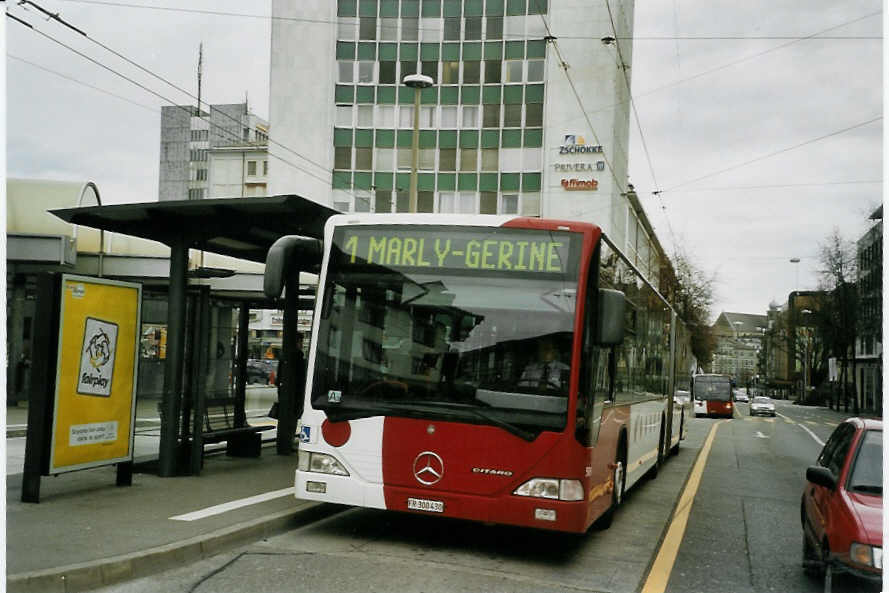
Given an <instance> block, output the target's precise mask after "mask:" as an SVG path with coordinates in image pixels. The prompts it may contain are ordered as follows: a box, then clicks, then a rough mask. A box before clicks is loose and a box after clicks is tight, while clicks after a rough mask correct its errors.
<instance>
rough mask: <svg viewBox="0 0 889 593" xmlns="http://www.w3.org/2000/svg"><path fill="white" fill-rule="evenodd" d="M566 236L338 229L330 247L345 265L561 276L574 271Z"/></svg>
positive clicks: (480, 229)
mask: <svg viewBox="0 0 889 593" xmlns="http://www.w3.org/2000/svg"><path fill="white" fill-rule="evenodd" d="M570 235H571V234H570V233H565V232H549V231H536V230H515V229H502V228H487V227H467V228H454V227H450V228H448V229H447V231H445V230H442V229H438V228H429V229H424V228H419V229H418V228H417V227H405V226H387V227H378V226H353V227H341V228H340V229H338V231H337V233H336V235H335V237H334V243H335V244H336V245H337V247H339V249H340V250H341V252H342V256H341V257H342V258H343V259H342V260H341V262H342V263H344V264H346V265H350V264H362V265H363V264H376V265H382V266H388V267H409V268H438V269H445V270H494V271H498V272H524V273H528V272H536V273H544V274H564V273H566V272H570V271H571V268H572V265H571V264H570V263H569V261H570V260H569V255H570V245H571V236H570ZM575 265H576V264H575Z"/></svg>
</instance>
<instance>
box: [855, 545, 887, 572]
mask: <svg viewBox="0 0 889 593" xmlns="http://www.w3.org/2000/svg"><path fill="white" fill-rule="evenodd" d="M849 558H850V559H851V560H852V562H856V563H858V564H864V565H865V566H873V567H874V568H879V569H880V570H882V569H883V548H878V547H875V546H869V545H867V544H859V543H857V542H853V543H852V545H851V546H850V547H849Z"/></svg>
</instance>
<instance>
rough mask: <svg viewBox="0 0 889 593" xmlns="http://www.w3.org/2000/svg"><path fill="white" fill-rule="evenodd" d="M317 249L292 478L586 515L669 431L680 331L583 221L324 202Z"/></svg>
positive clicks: (317, 488) (651, 468)
mask: <svg viewBox="0 0 889 593" xmlns="http://www.w3.org/2000/svg"><path fill="white" fill-rule="evenodd" d="M273 249H274V248H273ZM323 254H324V256H323V262H322V268H321V276H320V280H319V292H318V297H317V299H316V311H315V316H314V322H313V323H314V327H313V333H312V343H311V347H310V355H309V373H308V380H307V384H306V392H305V408H304V412H303V415H302V418H301V421H300V440H301V445H300V450H299V457H298V467H297V470H296V473H295V486H296V496H297V497H299V498H303V499H310V500H318V501H325V502H334V503H341V504H348V505H355V506H363V507H371V508H380V509H388V510H395V511H401V512H412V513H423V514H432V515H441V516H448V517H456V518H463V519H468V520H474V521H483V522H493V523H504V524H512V525H519V526H527V527H536V528H543V529H553V530H560V531H569V532H583V531H585V530H587V529H588V528H589V527H590V525H592V523H594V522H596V521H599V522H600V523H601V524H602V525H603V526H607V525H608V524H609V523H610V519H611V516H612V515H613V513H614V511H615V510H616V509H617V507H618V506H619V505H620V503H621V502H622V500H623V494H624V492H625V491H626V489H628V488H630V487H632V486H633V485H634V484H636V483H637V482H638V481H639V479H641V478H642V476H644V475H646V474H647V473H653V472H656V470H657V467H658V466H659V464H660V463H662V462H663V460H664V458H665V457H666V455H667V453H668V452H669V451H670V450H671V449H673V448H676V447H678V446H679V441H680V439H681V438H682V437H683V434H684V431H685V423H686V422H687V420H688V416H690V415H691V413H692V411H691V409H690V408H687V406H686V405H685V403H683V400H682V399H681V398H676V399H674V397H673V394H674V390H675V384H676V377H677V376H681V375H683V374H684V373H686V370H687V369H688V368H690V362H689V357H690V354H689V349H688V344H687V339H686V335H687V334H686V333H685V330H684V328H683V327H682V325H681V322H679V321H678V320H677V319H676V317H675V314H674V313H673V311H672V309H671V308H670V306H669V304H668V303H667V302H666V301H665V300H664V299H663V297H661V295H660V294H659V293H658V292H657V290H655V289H654V288H653V287H652V286H651V284H649V283H648V282H647V281H646V280H645V278H644V277H642V275H641V274H640V273H639V271H638V270H637V269H636V268H635V267H634V266H633V265H632V264H630V262H629V261H628V260H627V259H626V258H625V257H624V256H623V255H622V254H620V252H619V251H617V249H616V248H615V247H614V246H613V245H611V244H610V242H609V241H608V240H607V239H606V238H605V237H604V236H603V235H602V234H601V231H600V230H599V229H598V227H596V226H594V225H591V224H587V223H577V222H570V221H548V220H541V219H523V218H509V217H493V216H473V217H458V216H440V215H349V216H334V217H332V218H331V219H330V220H329V221H328V224H327V227H326V229H325V241H324V247H323ZM269 268H274V266H267V274H268V273H269V272H268V270H269ZM268 280H269V279H268V278H267V282H266V284H267V285H269V284H270V283H269V281H268ZM273 280H274V279H273ZM280 284H281V283H280V282H277V285H278V286H280ZM271 285H273V286H274V285H276V282H275V281H272V282H271ZM285 331H287V329H285ZM691 366H693V365H691Z"/></svg>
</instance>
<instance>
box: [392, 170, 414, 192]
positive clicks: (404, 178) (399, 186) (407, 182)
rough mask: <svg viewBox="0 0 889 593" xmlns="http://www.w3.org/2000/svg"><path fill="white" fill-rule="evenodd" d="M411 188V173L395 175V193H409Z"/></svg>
mask: <svg viewBox="0 0 889 593" xmlns="http://www.w3.org/2000/svg"><path fill="white" fill-rule="evenodd" d="M410 188H411V174H410V173H396V174H395V191H408V190H409V189H410Z"/></svg>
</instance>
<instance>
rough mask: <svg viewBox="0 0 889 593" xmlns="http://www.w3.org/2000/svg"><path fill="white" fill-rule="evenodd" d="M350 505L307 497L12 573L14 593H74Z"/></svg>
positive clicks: (205, 554) (223, 548) (147, 572)
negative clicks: (168, 537)
mask: <svg viewBox="0 0 889 593" xmlns="http://www.w3.org/2000/svg"><path fill="white" fill-rule="evenodd" d="M346 508H347V507H342V506H339V505H333V504H327V503H317V502H308V501H301V502H299V503H298V504H297V508H295V509H289V510H286V511H279V512H277V513H274V514H271V515H267V516H265V517H261V518H259V519H253V520H250V521H244V522H242V523H237V524H235V525H232V526H231V527H226V528H223V529H218V530H216V531H213V532H210V533H208V534H204V535H199V536H196V537H192V538H189V539H186V540H182V541H180V542H174V543H170V544H164V545H161V546H156V547H153V548H148V549H145V550H141V551H138V552H131V553H129V554H122V555H120V556H112V557H110V558H101V559H99V560H92V561H89V562H80V563H77V564H69V565H67V566H59V567H56V568H50V569H45V570H37V571H31V572H24V573H19V574H13V575H8V576H7V578H6V587H7V591H9V592H10V593H37V592H41V593H56V592H58V593H70V592H72V591H86V590H88V589H95V588H97V587H102V586H106V585H112V584H115V583H120V582H123V581H128V580H132V579H137V578H141V577H145V576H149V575H152V574H155V573H158V572H161V571H164V570H168V569H170V568H174V567H178V566H181V565H182V564H183V563H188V562H196V561H198V560H202V559H204V558H209V557H210V556H214V555H216V554H219V553H220V552H224V551H226V550H231V549H233V548H236V547H238V546H241V545H244V544H247V543H250V542H254V541H257V540H260V539H263V538H267V537H270V536H272V535H276V534H278V533H281V532H284V531H286V530H288V529H294V528H296V527H299V526H301V525H304V524H307V523H311V522H313V521H317V520H320V519H323V518H325V517H327V516H329V515H332V514H335V513H339V512H341V511H343V510H345V509H346Z"/></svg>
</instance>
